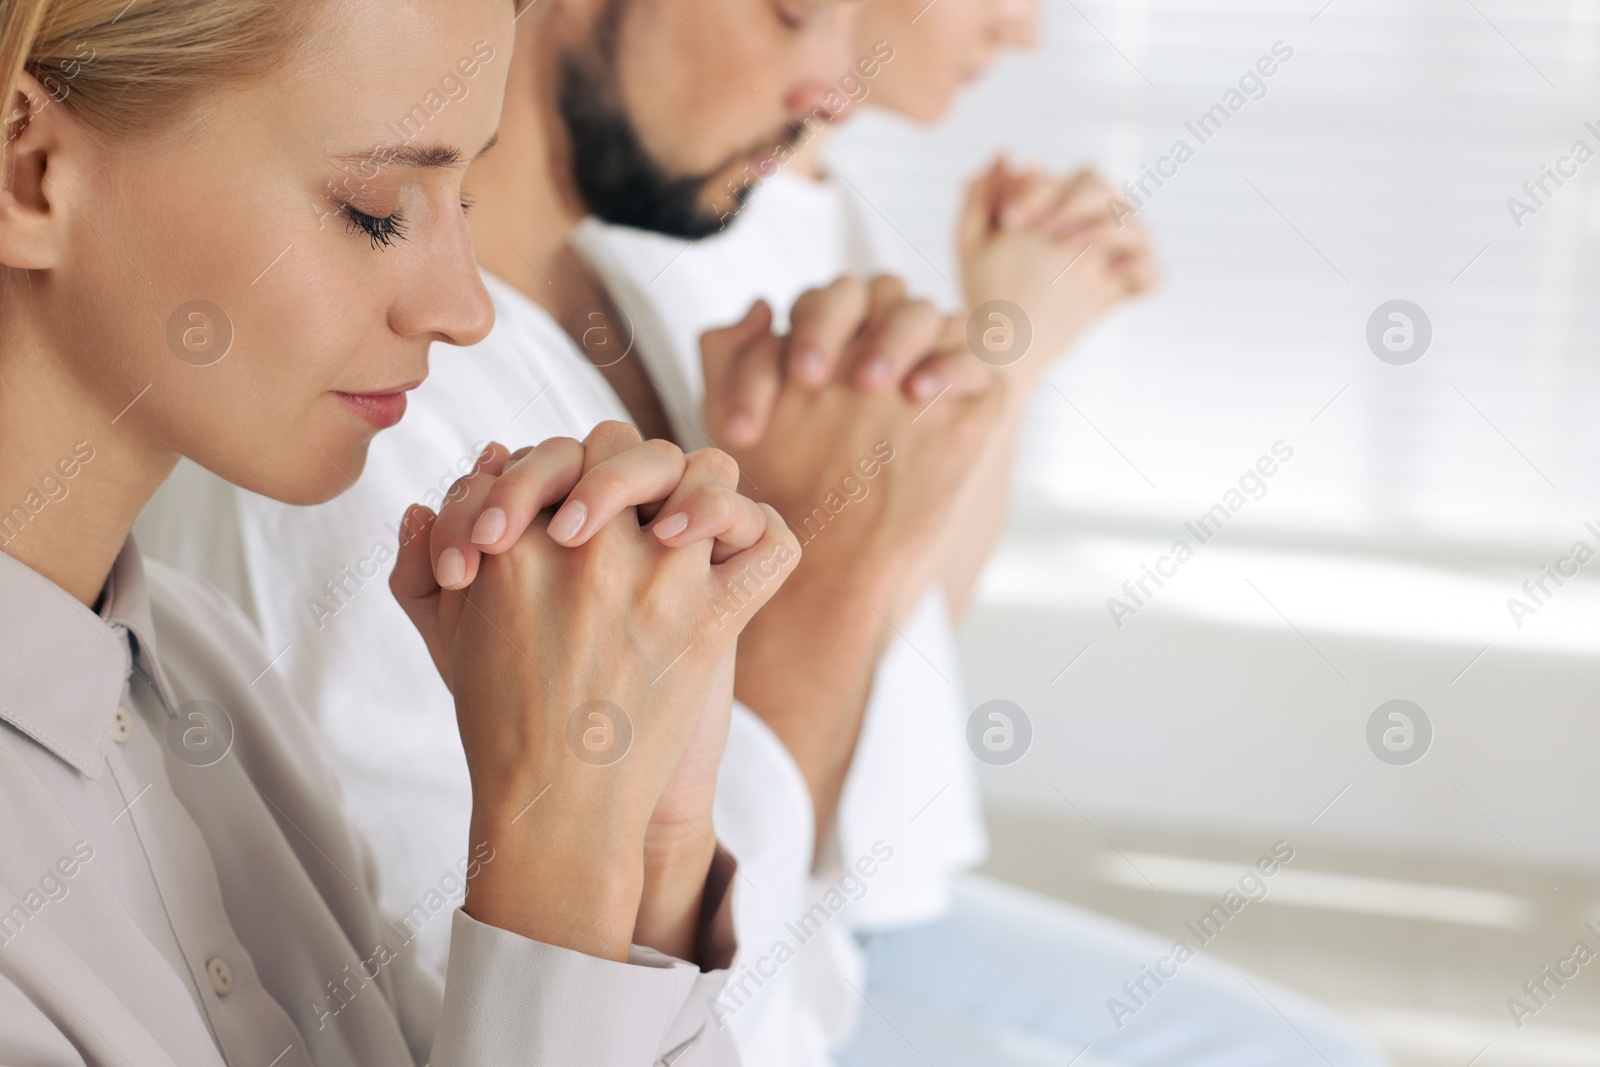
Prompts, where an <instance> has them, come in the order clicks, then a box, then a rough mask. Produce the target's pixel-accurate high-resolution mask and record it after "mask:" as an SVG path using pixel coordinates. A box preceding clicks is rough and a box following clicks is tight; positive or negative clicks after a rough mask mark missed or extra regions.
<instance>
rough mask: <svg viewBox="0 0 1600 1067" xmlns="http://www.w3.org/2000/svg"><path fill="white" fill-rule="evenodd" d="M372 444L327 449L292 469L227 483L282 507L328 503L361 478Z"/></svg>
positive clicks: (281, 469) (366, 442)
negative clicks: (369, 446)
mask: <svg viewBox="0 0 1600 1067" xmlns="http://www.w3.org/2000/svg"><path fill="white" fill-rule="evenodd" d="M369 443H370V441H363V442H361V443H360V444H358V445H354V446H352V447H350V448H348V449H344V450H341V451H338V452H335V451H332V450H328V451H327V454H326V455H317V454H316V453H313V454H312V459H311V461H304V460H301V461H299V462H297V463H296V465H295V466H294V467H293V468H289V469H283V468H279V469H275V470H272V471H270V472H262V473H261V476H260V477H258V478H229V479H228V480H229V481H232V482H234V483H235V484H236V485H239V486H240V487H242V488H245V489H248V490H250V491H251V492H253V493H259V494H261V495H262V496H264V497H269V498H271V499H273V500H276V501H278V502H279V503H283V504H293V505H295V506H296V507H310V506H312V505H314V504H326V503H327V502H328V501H330V500H332V499H333V498H334V497H336V496H338V495H339V494H340V493H343V492H344V491H345V490H347V489H349V488H350V487H351V486H353V485H354V484H355V481H356V479H357V478H359V477H361V472H362V471H363V470H364V469H365V468H366V465H367V446H368V444H369Z"/></svg>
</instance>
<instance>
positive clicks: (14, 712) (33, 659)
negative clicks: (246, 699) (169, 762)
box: [0, 537, 170, 778]
mask: <svg viewBox="0 0 1600 1067" xmlns="http://www.w3.org/2000/svg"><path fill="white" fill-rule="evenodd" d="M130 635H131V637H132V641H131V642H130V640H129V636H130ZM155 649H156V646H155V625H154V623H153V622H152V620H151V615H150V597H149V592H148V589H147V588H146V585H145V575H144V563H143V561H142V559H141V558H140V555H139V549H138V546H137V545H135V544H134V543H133V539H132V538H131V537H130V538H129V539H128V540H127V542H126V543H125V544H124V545H123V546H122V552H121V553H120V554H119V555H118V556H117V561H116V563H115V564H114V565H113V566H112V568H111V575H110V577H109V578H107V579H106V586H105V595H104V597H103V598H102V603H101V609H100V613H99V614H96V613H95V612H93V611H91V610H90V609H88V608H86V607H84V606H83V604H81V603H79V602H78V601H77V600H76V599H75V598H74V597H73V596H72V595H71V594H70V593H68V592H67V591H66V590H64V589H62V588H61V587H60V586H58V585H56V584H55V583H54V582H52V581H50V580H49V579H48V578H46V577H44V576H43V575H41V574H39V573H38V572H37V571H35V570H32V569H31V568H29V567H28V566H26V565H24V564H23V563H21V562H19V561H18V560H16V559H14V558H12V557H11V556H9V555H6V554H5V553H3V552H0V720H4V721H5V722H8V723H10V724H11V725H12V726H15V727H16V728H17V729H18V730H21V731H22V732H23V733H25V734H27V735H28V736H29V737H31V738H33V740H35V741H37V742H38V743H39V744H41V745H43V746H44V747H45V748H47V749H49V750H50V751H51V752H53V753H54V754H55V755H56V756H58V757H60V758H61V759H62V760H64V761H66V762H67V763H69V764H71V765H72V766H73V767H75V768H77V769H78V770H79V771H80V772H82V773H83V774H84V775H86V776H88V777H90V778H98V777H99V776H100V772H101V770H102V769H103V768H104V767H105V745H106V740H107V737H108V735H109V734H110V731H111V723H112V720H113V719H114V718H115V716H116V711H117V702H118V700H120V699H121V697H122V692H123V689H124V688H125V687H126V685H127V682H128V678H129V676H130V675H131V674H132V673H133V672H134V671H135V670H138V671H139V673H140V674H142V675H144V676H145V677H146V678H148V679H150V680H151V681H152V682H153V684H154V685H155V686H156V688H157V691H158V692H159V693H161V694H162V696H163V697H166V696H167V695H168V693H169V690H168V689H167V686H166V684H165V679H164V678H162V677H161V676H160V673H159V672H160V668H159V666H158V665H157V663H156V652H155ZM168 704H169V706H170V700H169V701H168Z"/></svg>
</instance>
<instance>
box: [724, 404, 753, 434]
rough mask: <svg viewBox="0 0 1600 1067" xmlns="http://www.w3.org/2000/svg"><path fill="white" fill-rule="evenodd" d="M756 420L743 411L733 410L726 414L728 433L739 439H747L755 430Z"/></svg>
mask: <svg viewBox="0 0 1600 1067" xmlns="http://www.w3.org/2000/svg"><path fill="white" fill-rule="evenodd" d="M755 428H756V420H755V419H753V418H751V417H750V414H749V413H748V412H745V411H735V412H734V413H733V414H731V415H729V416H728V433H729V434H730V435H732V436H733V437H736V438H738V439H739V440H741V441H744V440H747V439H748V438H749V437H750V435H751V434H752V433H754V432H755Z"/></svg>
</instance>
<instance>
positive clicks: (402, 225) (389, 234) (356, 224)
mask: <svg viewBox="0 0 1600 1067" xmlns="http://www.w3.org/2000/svg"><path fill="white" fill-rule="evenodd" d="M340 210H341V211H342V212H343V214H344V217H345V218H346V219H348V220H349V223H350V225H349V227H348V230H349V232H350V233H355V232H356V231H357V230H360V231H362V232H363V233H365V234H366V235H367V237H368V238H369V239H371V241H372V247H373V248H389V247H391V246H392V245H393V244H394V243H395V242H396V241H404V240H405V239H406V220H405V218H404V216H402V215H401V214H400V212H398V211H394V212H391V213H390V214H388V215H368V214H367V213H366V212H365V211H362V210H360V209H359V208H357V207H354V206H353V205H350V204H345V205H344V206H343V207H342V208H340Z"/></svg>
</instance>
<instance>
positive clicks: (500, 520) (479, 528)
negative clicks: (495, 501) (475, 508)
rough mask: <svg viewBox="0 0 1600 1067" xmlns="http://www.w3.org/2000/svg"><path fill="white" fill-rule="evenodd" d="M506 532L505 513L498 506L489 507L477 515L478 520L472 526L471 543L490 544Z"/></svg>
mask: <svg viewBox="0 0 1600 1067" xmlns="http://www.w3.org/2000/svg"><path fill="white" fill-rule="evenodd" d="M505 533H506V513H505V512H504V511H502V510H501V509H499V508H490V509H489V510H487V511H485V512H484V513H483V514H482V515H479V516H478V522H477V524H476V525H475V526H473V527H472V543H473V544H475V545H492V544H494V543H495V542H496V541H498V540H500V538H502V537H504V536H505Z"/></svg>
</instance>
